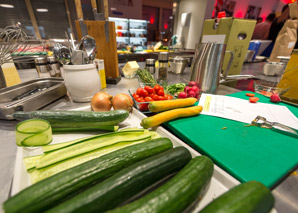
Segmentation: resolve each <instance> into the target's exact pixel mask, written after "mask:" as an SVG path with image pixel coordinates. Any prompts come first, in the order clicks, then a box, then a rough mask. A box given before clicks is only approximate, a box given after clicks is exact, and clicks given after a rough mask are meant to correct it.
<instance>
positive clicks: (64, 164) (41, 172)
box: [30, 139, 150, 183]
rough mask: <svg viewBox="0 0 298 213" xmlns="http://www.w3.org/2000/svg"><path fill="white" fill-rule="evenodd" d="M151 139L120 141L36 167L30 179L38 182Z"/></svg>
mask: <svg viewBox="0 0 298 213" xmlns="http://www.w3.org/2000/svg"><path fill="white" fill-rule="evenodd" d="M149 140H150V139H146V140H140V141H134V142H124V143H118V144H115V145H112V146H108V147H103V148H101V149H97V150H95V151H93V152H88V153H85V154H82V155H80V156H77V157H74V158H70V159H67V160H64V161H60V162H58V163H56V164H53V165H51V166H48V167H45V168H41V169H34V170H32V171H31V172H30V180H31V182H32V183H36V182H38V181H41V180H43V179H45V178H48V177H50V176H52V175H55V174H57V173H59V172H62V171H64V170H67V169H69V168H72V167H75V166H77V165H80V164H82V163H85V162H87V161H89V160H93V159H95V158H98V157H101V156H103V155H106V154H109V153H111V152H114V151H116V150H119V149H122V148H125V147H128V146H132V145H135V144H139V143H144V142H147V141H149Z"/></svg>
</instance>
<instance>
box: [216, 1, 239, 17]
mask: <svg viewBox="0 0 298 213" xmlns="http://www.w3.org/2000/svg"><path fill="white" fill-rule="evenodd" d="M235 6H236V1H231V0H217V1H216V2H215V5H214V10H213V18H214V17H217V14H218V12H222V11H225V12H226V17H232V16H233V13H234V8H235Z"/></svg>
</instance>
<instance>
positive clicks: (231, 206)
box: [201, 181, 274, 213]
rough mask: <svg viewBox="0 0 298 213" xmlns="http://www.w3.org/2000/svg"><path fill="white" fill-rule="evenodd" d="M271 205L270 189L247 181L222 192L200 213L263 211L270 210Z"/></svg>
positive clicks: (256, 212) (272, 202)
mask: <svg viewBox="0 0 298 213" xmlns="http://www.w3.org/2000/svg"><path fill="white" fill-rule="evenodd" d="M273 205H274V197H273V195H272V193H271V191H270V190H269V189H268V188H267V187H266V186H264V185H263V184H262V183H260V182H257V181H249V182H246V183H242V184H239V185H238V186H235V187H234V188H232V189H230V190H229V191H227V192H226V193H224V194H222V195H221V196H219V197H218V198H216V199H215V200H214V201H212V202H211V203H210V204H208V205H207V206H206V207H205V208H204V209H203V210H202V211H201V213H209V212H210V213H211V212H212V213H219V212H220V213H228V212H229V213H238V212H243V213H246V212H247V213H249V212H254V213H264V212H270V210H271V209H272V208H273Z"/></svg>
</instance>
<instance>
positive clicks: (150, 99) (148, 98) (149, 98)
mask: <svg viewBox="0 0 298 213" xmlns="http://www.w3.org/2000/svg"><path fill="white" fill-rule="evenodd" d="M145 101H146V102H150V101H153V99H152V98H151V97H149V96H148V97H146V98H145Z"/></svg>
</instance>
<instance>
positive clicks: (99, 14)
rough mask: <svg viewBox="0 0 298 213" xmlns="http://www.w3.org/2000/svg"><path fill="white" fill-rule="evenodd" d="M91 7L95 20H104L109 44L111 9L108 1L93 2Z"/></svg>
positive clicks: (92, 0)
mask: <svg viewBox="0 0 298 213" xmlns="http://www.w3.org/2000/svg"><path fill="white" fill-rule="evenodd" d="M96 2H97V3H96ZM91 5H92V8H93V13H94V19H95V20H104V21H105V25H104V29H105V36H106V41H107V43H109V35H110V32H109V31H110V29H109V7H108V0H91Z"/></svg>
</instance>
